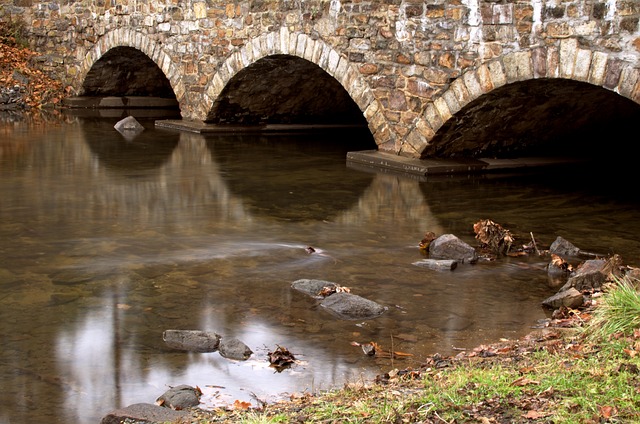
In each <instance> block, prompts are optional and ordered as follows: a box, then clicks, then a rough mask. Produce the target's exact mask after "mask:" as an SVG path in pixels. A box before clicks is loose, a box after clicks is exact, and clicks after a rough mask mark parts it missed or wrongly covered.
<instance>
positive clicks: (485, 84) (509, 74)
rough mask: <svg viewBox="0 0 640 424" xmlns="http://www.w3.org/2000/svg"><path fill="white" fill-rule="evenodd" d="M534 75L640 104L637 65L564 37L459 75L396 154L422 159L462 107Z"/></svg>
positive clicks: (428, 106) (437, 99)
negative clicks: (556, 44)
mask: <svg viewBox="0 0 640 424" xmlns="http://www.w3.org/2000/svg"><path fill="white" fill-rule="evenodd" d="M538 78H559V79H568V80H575V81H579V82H585V83H589V84H592V85H595V86H599V87H602V88H605V89H608V90H610V91H613V92H615V93H617V94H619V95H621V96H623V97H626V98H628V99H629V100H631V101H633V102H635V103H637V104H640V68H639V67H637V66H635V67H634V66H633V64H632V63H629V62H625V61H623V60H621V59H619V58H617V57H615V56H613V55H608V54H607V53H604V52H600V51H591V50H589V49H582V48H580V47H579V46H578V40H577V39H564V40H562V41H561V42H560V45H559V47H537V48H532V49H529V50H525V51H519V52H513V53H509V54H506V55H505V56H503V57H501V58H498V59H495V60H492V61H489V62H487V63H484V64H482V65H480V66H479V67H477V68H475V69H471V70H469V71H467V72H465V73H464V74H462V75H461V76H460V77H458V78H457V79H456V80H454V81H453V82H452V83H451V85H450V86H449V88H448V89H447V90H445V91H444V92H443V93H442V94H441V95H439V96H438V97H437V98H435V99H434V100H433V101H432V102H430V103H429V104H428V105H427V106H426V108H425V111H424V113H423V114H422V119H420V120H419V121H418V122H417V123H416V125H415V128H414V129H413V130H412V131H411V132H410V133H409V134H408V135H407V137H406V138H405V139H404V140H403V142H402V144H401V146H400V150H399V152H398V154H400V155H403V156H410V157H418V158H419V157H421V154H422V152H423V151H424V150H425V148H426V147H427V146H428V144H429V142H430V141H431V140H432V139H433V138H434V137H435V135H436V132H437V131H438V130H439V129H440V128H441V127H442V126H443V125H444V123H445V122H447V121H448V120H449V119H451V118H452V117H453V115H454V114H456V113H457V112H459V111H460V110H461V109H462V108H463V107H465V106H466V105H468V104H469V103H471V102H472V101H474V100H476V99H478V98H479V97H481V96H482V95H484V94H487V93H489V92H491V91H493V90H495V89H496V88H499V87H502V86H504V85H507V84H511V83H515V82H520V81H526V80H531V79H538Z"/></svg>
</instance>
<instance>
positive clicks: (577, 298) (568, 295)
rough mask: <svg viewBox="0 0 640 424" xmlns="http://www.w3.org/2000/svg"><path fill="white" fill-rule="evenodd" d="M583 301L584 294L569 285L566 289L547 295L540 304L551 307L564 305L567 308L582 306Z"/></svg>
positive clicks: (555, 307)
mask: <svg viewBox="0 0 640 424" xmlns="http://www.w3.org/2000/svg"><path fill="white" fill-rule="evenodd" d="M583 302H584V296H583V295H582V293H580V292H579V291H578V290H576V289H574V288H573V287H571V288H569V289H568V290H561V291H559V292H558V293H556V294H554V295H553V296H551V297H548V298H547V299H545V300H543V301H542V304H543V305H544V306H547V307H549V308H553V309H557V308H560V307H561V306H566V307H567V308H578V307H580V306H582V303H583Z"/></svg>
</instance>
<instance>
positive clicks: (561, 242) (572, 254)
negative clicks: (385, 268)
mask: <svg viewBox="0 0 640 424" xmlns="http://www.w3.org/2000/svg"><path fill="white" fill-rule="evenodd" d="M548 254H550V255H551V257H552V258H553V257H554V256H557V257H559V258H561V260H560V261H556V260H552V261H551V262H550V263H549V264H548V265H547V273H548V276H549V279H550V281H551V282H552V283H553V285H554V286H561V287H560V289H559V290H558V292H557V293H556V294H554V295H553V296H550V297H548V298H547V299H544V300H543V301H542V305H543V306H545V307H548V308H551V309H555V310H557V309H560V308H563V307H564V308H573V309H575V308H579V307H580V306H583V305H585V304H586V303H587V302H588V301H589V298H590V296H591V295H592V294H593V293H595V292H598V291H601V289H602V288H603V286H604V285H605V284H606V283H607V282H612V281H613V280H614V279H615V278H620V277H622V276H623V275H625V272H626V271H629V272H631V273H633V272H635V271H633V270H627V269H626V268H625V267H624V266H623V265H622V259H621V257H620V256H619V255H617V254H616V255H613V256H611V257H610V258H607V259H603V258H604V255H597V254H594V253H591V252H586V251H583V250H581V249H579V248H577V247H576V246H574V245H573V244H572V243H570V242H569V241H567V240H565V239H564V238H562V237H557V238H556V240H555V241H554V242H553V243H552V244H551V246H550V247H549V250H548ZM428 256H429V258H427V259H423V260H420V261H417V262H414V263H413V265H416V266H420V267H425V268H430V269H434V270H440V271H443V270H454V269H455V268H456V267H457V265H458V263H468V264H474V263H476V262H477V261H478V258H479V255H478V253H477V251H476V249H475V248H474V247H472V246H470V245H469V244H467V243H465V242H464V241H462V240H460V239H459V238H458V237H456V236H455V235H453V234H444V235H441V236H439V237H436V238H434V239H433V240H432V241H430V242H429V244H428ZM585 258H586V259H585ZM571 262H573V263H575V264H576V265H575V267H574V266H573V265H571Z"/></svg>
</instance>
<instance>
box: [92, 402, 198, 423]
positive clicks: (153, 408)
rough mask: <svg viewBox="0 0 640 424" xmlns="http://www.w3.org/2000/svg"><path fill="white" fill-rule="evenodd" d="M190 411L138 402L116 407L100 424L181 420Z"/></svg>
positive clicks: (186, 416)
mask: <svg viewBox="0 0 640 424" xmlns="http://www.w3.org/2000/svg"><path fill="white" fill-rule="evenodd" d="M188 417H189V413H188V412H186V411H174V410H172V409H169V408H163V407H161V406H158V405H152V404H150V403H136V404H133V405H129V406H127V407H125V408H120V409H116V410H114V411H111V412H109V413H108V414H107V415H105V416H104V417H103V418H102V420H101V421H100V424H121V423H138V424H156V423H172V422H180V420H183V419H187V418H188Z"/></svg>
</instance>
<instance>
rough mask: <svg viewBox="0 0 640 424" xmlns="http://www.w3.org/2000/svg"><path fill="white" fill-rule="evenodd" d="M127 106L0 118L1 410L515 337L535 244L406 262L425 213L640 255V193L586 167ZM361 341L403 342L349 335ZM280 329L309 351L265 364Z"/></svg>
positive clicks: (633, 260)
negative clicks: (342, 303) (182, 120)
mask: <svg viewBox="0 0 640 424" xmlns="http://www.w3.org/2000/svg"><path fill="white" fill-rule="evenodd" d="M117 120H118V118H103V119H95V118H73V117H67V118H66V119H65V120H63V121H60V122H49V123H48V124H47V125H45V126H40V125H27V124H19V123H17V124H11V125H8V124H5V125H4V128H3V130H2V134H3V140H2V141H1V142H0V288H1V290H0V317H1V319H0V339H1V341H2V345H3V348H2V351H1V352H2V353H1V354H0V385H1V386H2V388H3V390H2V391H1V394H0V402H1V403H2V405H3V407H2V411H1V412H0V423H3V424H4V423H16V424H17V423H25V422H50V423H68V422H74V423H96V422H99V421H100V419H101V417H102V416H104V415H105V414H106V413H108V412H109V411H110V410H112V409H114V408H115V407H120V406H126V405H129V404H132V403H137V402H148V403H153V402H154V401H155V399H156V398H157V397H158V396H160V395H161V394H162V393H163V392H164V391H165V390H167V389H168V388H169V387H170V386H175V385H179V384H189V385H193V386H196V385H197V386H199V387H200V388H201V389H202V390H203V391H204V392H205V396H204V397H203V405H204V406H214V405H219V404H231V403H233V402H234V400H236V399H238V400H243V401H247V402H252V403H253V404H254V405H255V404H256V398H259V399H261V400H267V401H268V400H273V399H276V398H278V397H280V396H285V395H286V394H291V393H295V392H305V391H307V392H315V391H317V390H323V389H329V388H332V387H338V386H341V385H343V384H344V383H347V382H357V381H369V380H370V379H372V378H373V377H374V376H375V375H376V374H379V373H381V372H385V371H388V370H389V369H391V368H394V367H399V368H400V367H409V366H417V365H419V364H420V363H421V361H422V360H424V358H426V357H428V356H430V355H433V354H434V353H436V352H438V353H441V354H443V355H450V354H455V353H456V352H457V349H463V348H471V347H473V346H476V345H478V344H481V343H483V342H487V341H491V340H496V339H498V338H501V337H505V338H515V337H519V336H522V335H524V334H526V333H527V332H529V331H530V330H531V327H532V326H534V325H535V324H536V322H537V320H540V319H544V318H545V317H547V315H548V313H549V311H545V310H544V309H543V308H542V307H541V305H540V302H541V300H543V299H544V298H546V297H547V296H549V295H551V294H553V293H555V291H556V290H557V287H556V288H554V287H551V286H550V282H549V279H548V278H547V276H546V273H545V270H544V266H545V265H546V263H547V261H548V260H547V259H546V258H545V259H540V258H537V257H521V258H503V259H501V260H499V261H494V262H488V263H479V264H476V265H473V266H471V265H462V266H459V267H458V268H457V269H456V270H455V271H453V272H436V271H430V270H426V269H424V268H419V267H416V266H413V265H412V263H413V262H415V261H417V260H420V259H422V256H421V254H420V252H419V250H418V247H417V245H418V242H419V241H420V239H421V238H422V235H423V234H424V232H426V231H433V232H435V233H436V234H444V233H453V234H456V235H457V236H458V237H460V238H461V239H463V240H465V241H467V242H468V243H470V244H472V245H476V242H475V240H474V234H473V231H472V225H473V223H474V222H476V221H478V220H480V219H484V218H490V219H493V220H494V221H496V222H498V223H500V224H502V225H503V226H505V227H506V228H508V229H510V230H511V231H512V232H513V233H514V234H515V235H516V237H517V238H518V240H519V241H522V243H527V242H528V241H529V240H530V237H531V234H533V235H534V236H535V238H536V240H537V241H538V243H539V244H540V245H541V246H545V245H546V246H548V245H549V244H550V243H551V242H552V241H553V240H554V239H555V238H556V237H557V236H559V235H560V236H563V237H565V238H566V239H568V240H570V241H571V242H573V243H574V244H576V245H577V246H579V247H581V248H582V249H584V250H588V251H594V252H601V253H603V254H609V253H620V254H621V255H622V257H623V258H624V259H625V260H626V262H627V263H629V264H632V265H634V264H635V265H637V263H638V262H639V261H637V259H638V252H640V242H639V241H638V235H640V213H639V212H638V200H637V197H635V196H634V195H633V194H632V193H633V191H631V189H630V188H629V187H628V186H629V184H627V183H625V181H624V180H617V179H616V180H611V179H610V177H611V174H607V175H605V176H603V174H602V173H600V172H598V173H596V172H595V169H594V168H591V169H588V172H587V173H585V172H584V169H582V170H573V169H571V170H568V169H562V170H560V171H559V172H555V171H554V172H552V171H551V170H545V171H543V172H539V173H530V174H527V175H515V174H509V175H507V174H500V175H475V176H455V177H453V176H452V177H434V178H429V179H427V180H425V181H419V180H416V179H414V178H407V177H402V176H396V175H391V174H386V173H380V172H371V171H367V170H363V169H358V168H355V167H350V166H347V164H346V163H345V154H346V152H347V151H349V150H357V149H360V148H367V147H369V148H370V147H371V146H369V145H367V143H366V142H367V141H368V139H367V138H366V137H362V136H361V135H358V134H353V133H338V134H321V133H320V134H299V135H296V136H277V135H272V136H269V137H266V136H258V135H253V136H248V135H244V136H240V135H233V134H231V135H224V136H222V135H220V136H214V135H209V136H203V135H199V134H191V133H177V132H171V131H166V130H159V129H154V127H153V121H146V120H142V122H143V124H144V125H145V127H146V130H145V131H144V132H143V133H142V134H141V135H140V136H139V137H137V138H135V139H132V140H127V139H125V138H124V137H123V136H121V135H120V134H119V133H117V132H116V131H115V130H113V124H114V123H115V122H116V121H117ZM602 181H606V182H607V183H611V184H610V185H607V189H604V190H603V189H598V188H597V187H601V186H602V184H597V183H598V182H600V183H601V182H602ZM614 181H615V183H614ZM308 246H312V247H314V248H315V249H316V253H313V254H309V253H307V251H306V247H308ZM301 278H318V279H325V280H330V281H333V282H336V283H338V284H340V285H343V286H347V287H349V288H350V289H351V291H352V293H355V294H358V295H360V296H363V297H366V298H368V299H371V300H374V301H376V302H379V303H381V304H383V305H385V306H387V307H388V311H387V313H385V314H384V315H383V316H381V317H379V318H377V319H373V320H367V321H342V320H339V319H336V318H335V317H333V316H332V315H330V314H328V313H327V312H326V311H323V310H321V309H320V308H319V307H318V305H317V301H315V300H314V299H311V298H309V297H306V296H304V295H302V294H300V293H298V292H295V291H293V290H292V289H291V288H290V285H291V283H292V282H293V281H295V280H297V279H301ZM166 329H198V330H207V331H216V332H218V333H219V334H222V335H223V337H237V338H239V339H240V340H242V341H243V342H245V343H246V344H247V345H248V346H249V347H250V348H251V349H252V350H253V351H254V355H253V356H252V357H251V359H249V360H248V361H246V362H235V361H230V360H227V359H225V358H223V357H221V356H220V355H219V354H217V353H207V354H193V353H184V352H176V351H172V350H169V349H167V348H166V346H165V345H164V342H163V341H162V332H163V331H164V330H166ZM371 341H374V342H376V343H378V344H379V345H381V346H382V347H383V348H385V349H393V350H396V351H401V352H404V353H408V354H411V355H413V356H411V357H408V358H407V359H403V360H400V359H395V360H390V359H388V358H372V357H368V356H366V355H364V354H363V352H362V350H361V349H360V348H358V347H356V346H353V344H352V342H358V343H367V342H371ZM277 346H283V347H286V348H287V349H289V350H290V351H291V352H293V353H294V354H295V355H296V357H297V358H298V360H299V362H298V363H297V364H296V365H294V366H293V367H292V368H291V369H288V370H285V371H283V372H280V373H278V372H276V371H275V370H274V369H273V368H270V367H269V366H268V365H269V364H268V362H267V353H268V352H269V351H270V350H273V349H275V348H276V347H277Z"/></svg>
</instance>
